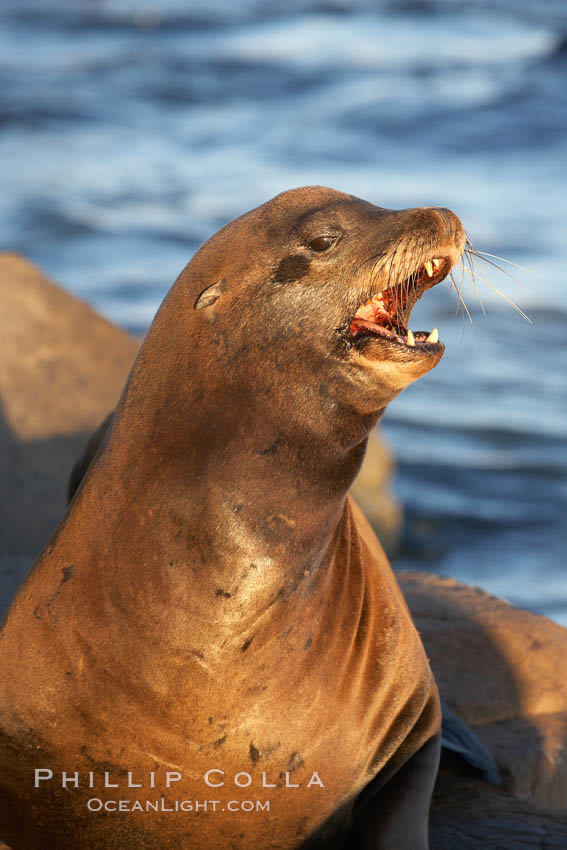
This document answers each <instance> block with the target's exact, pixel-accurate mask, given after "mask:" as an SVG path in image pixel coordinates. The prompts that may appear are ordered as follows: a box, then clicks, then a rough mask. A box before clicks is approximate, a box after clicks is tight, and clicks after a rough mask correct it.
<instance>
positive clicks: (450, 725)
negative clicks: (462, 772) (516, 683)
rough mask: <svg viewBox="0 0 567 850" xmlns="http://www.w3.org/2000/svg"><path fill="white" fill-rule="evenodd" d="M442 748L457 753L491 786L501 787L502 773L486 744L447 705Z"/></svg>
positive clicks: (443, 723) (442, 732) (442, 705)
mask: <svg viewBox="0 0 567 850" xmlns="http://www.w3.org/2000/svg"><path fill="white" fill-rule="evenodd" d="M441 711H442V723H441V747H442V748H443V749H444V750H449V751H450V752H452V753H455V754H456V755H457V756H458V757H459V758H460V759H461V760H462V761H464V762H466V764H467V765H470V767H473V768H474V769H475V770H478V771H480V772H481V773H482V775H483V778H484V779H485V780H486V781H487V782H490V784H491V785H500V784H501V782H502V780H501V778H500V771H499V770H498V767H497V765H496V762H495V761H494V757H493V755H492V753H490V752H489V751H488V750H487V749H486V747H485V746H484V744H482V743H481V742H480V741H479V739H478V738H477V736H476V735H475V734H474V732H473V731H472V729H471V728H470V726H467V724H466V723H465V722H464V721H463V720H461V718H460V717H458V716H457V715H456V714H455V712H454V711H453V710H452V709H451V708H449V706H448V705H447V704H446V703H442V704H441Z"/></svg>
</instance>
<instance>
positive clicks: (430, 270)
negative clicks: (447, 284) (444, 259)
mask: <svg viewBox="0 0 567 850" xmlns="http://www.w3.org/2000/svg"><path fill="white" fill-rule="evenodd" d="M423 265H424V268H425V271H426V272H427V277H433V263H432V262H431V260H428V261H427V262H426V263H424V264H423Z"/></svg>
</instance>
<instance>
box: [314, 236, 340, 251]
mask: <svg viewBox="0 0 567 850" xmlns="http://www.w3.org/2000/svg"><path fill="white" fill-rule="evenodd" d="M336 241H337V237H336V236H318V237H317V239H314V240H313V241H312V242H310V243H309V247H310V248H311V250H312V251H319V252H321V251H328V249H329V248H330V247H331V245H332V244H333V243H334V242H336Z"/></svg>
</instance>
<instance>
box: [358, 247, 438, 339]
mask: <svg viewBox="0 0 567 850" xmlns="http://www.w3.org/2000/svg"><path fill="white" fill-rule="evenodd" d="M450 268H451V262H450V260H449V259H448V258H439V257H434V258H433V259H431V260H427V261H426V262H425V263H423V265H422V266H421V267H420V268H419V269H418V270H417V271H416V272H414V273H413V274H412V275H410V276H409V277H408V278H406V279H405V280H404V281H402V282H401V283H398V284H396V285H395V286H391V287H388V288H387V289H382V290H381V291H380V292H377V293H376V294H375V295H373V296H372V298H370V299H369V300H368V301H365V302H364V303H363V304H361V305H360V307H359V308H358V310H357V311H356V313H355V314H354V316H353V317H352V319H351V320H350V323H349V326H348V331H347V340H348V341H349V342H350V344H351V345H355V346H357V347H358V346H361V345H364V344H365V343H366V342H367V341H368V340H369V339H372V338H374V339H376V337H380V338H382V339H383V340H386V341H388V342H391V343H394V344H396V345H401V346H405V347H406V348H412V349H414V350H415V351H416V353H417V352H418V351H419V352H422V353H434V352H435V351H438V350H439V349H442V348H443V345H442V343H440V342H439V333H438V331H437V328H434V329H433V330H432V331H411V330H410V329H409V328H408V326H407V325H408V321H409V317H410V313H411V310H412V308H413V307H414V305H415V304H416V302H417V301H418V300H419V298H420V297H421V296H422V295H423V293H424V292H425V290H426V289H430V288H431V287H432V286H435V284H437V283H439V282H440V281H442V280H443V278H444V277H446V276H447V274H448V273H449V270H450Z"/></svg>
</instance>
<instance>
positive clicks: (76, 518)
mask: <svg viewBox="0 0 567 850" xmlns="http://www.w3.org/2000/svg"><path fill="white" fill-rule="evenodd" d="M330 231H332V232H333V234H335V233H340V239H339V240H338V242H337V243H336V245H335V246H334V247H333V249H332V250H330V251H328V252H325V253H324V254H322V255H318V254H316V253H315V252H313V251H311V250H310V249H309V241H310V240H312V239H314V238H316V237H318V236H320V235H327V234H328V233H329V232H330ZM463 239H464V237H463V235H462V228H461V226H460V223H459V222H458V219H456V218H455V217H454V216H453V215H452V214H450V213H448V212H444V211H441V212H440V211H437V210H422V209H419V210H403V211H401V212H396V211H391V210H384V209H381V208H379V207H374V206H372V205H371V204H368V203H367V202H365V201H361V200H359V199H357V198H354V197H352V196H349V195H344V194H342V193H339V192H335V191H333V190H331V189H323V188H320V187H315V188H308V189H300V190H294V191H292V192H287V193H284V194H283V195H280V196H278V197H277V198H275V199H273V200H272V201H270V202H269V203H267V204H264V205H263V206H261V207H259V208H258V209H256V210H253V211H252V212H250V213H248V214H247V215H245V216H243V217H241V218H239V219H236V220H235V221H234V222H231V223H230V224H228V225H227V226H226V227H224V228H223V229H222V230H221V231H219V232H218V233H217V234H215V235H214V236H213V237H212V238H211V239H210V240H209V241H208V242H207V243H206V244H205V245H204V246H203V247H202V248H201V249H200V250H199V251H198V253H197V254H196V255H195V257H194V258H193V260H192V261H191V262H190V263H189V265H188V266H187V267H186V269H185V270H184V271H183V273H182V274H181V275H180V277H179V279H178V280H177V281H176V283H175V285H174V286H173V288H172V289H171V291H170V293H169V294H168V296H167V297H166V299H165V301H164V303H163V305H162V307H161V308H160V311H159V312H158V314H157V316H156V319H155V321H154V323H153V325H152V327H151V329H150V331H149V332H148V335H147V337H146V340H145V341H144V344H143V346H142V348H141V350H140V353H139V355H138V357H137V359H136V362H135V364H134V367H133V369H132V373H131V375H130V378H129V381H128V383H127V385H126V388H125V390H124V393H123V396H122V399H121V401H120V404H119V406H118V408H117V411H116V413H115V415H114V417H113V419H112V421H111V424H110V430H109V432H108V435H107V439H106V440H105V442H104V445H103V447H102V448H101V449H100V451H99V452H98V454H97V455H96V458H95V460H94V462H93V463H92V464H91V466H90V468H89V471H88V475H87V476H86V479H85V480H84V481H83V484H82V485H81V487H80V489H79V491H78V493H77V495H76V497H75V499H74V501H73V503H72V505H71V508H70V510H69V512H68V514H67V516H66V517H65V519H64V521H63V522H62V523H61V526H60V528H59V529H58V531H57V532H56V534H55V535H54V537H53V538H52V540H51V541H50V543H49V545H48V546H47V547H46V549H45V550H44V552H43V553H42V555H41V556H40V558H39V559H38V561H37V563H36V565H35V567H34V569H33V570H32V572H31V573H30V575H29V576H28V578H27V580H26V581H25V582H24V584H23V585H22V587H21V588H20V590H19V592H18V594H17V596H16V598H15V600H14V603H13V605H12V607H11V609H10V611H9V613H8V615H7V618H6V621H5V624H4V627H3V632H2V635H1V647H0V648H1V658H0V675H1V677H2V680H3V682H4V683H5V686H4V688H3V692H2V696H1V697H0V726H1V729H2V733H1V735H0V760H1V761H2V763H3V765H4V769H3V773H2V776H1V778H0V835H1V836H2V837H3V838H5V839H6V840H7V841H8V842H9V843H11V845H12V847H13V848H14V850H36V848H38V849H39V848H44V847H46V846H54V847H57V848H60V850H65V849H66V848H73V850H75V848H100V847H105V848H114V847H116V848H121V850H124V848H136V849H137V848H146V847H147V848H160V850H162V849H163V850H168V848H188V849H189V848H190V850H213V848H214V850H216V848H225V847H226V848H229V847H235V848H236V847H237V848H242V850H266V848H274V850H276V848H281V850H291V848H298V847H300V846H304V845H305V846H307V844H306V842H308V841H309V845H308V846H309V847H326V848H339V847H345V848H347V847H348V848H359V850H362V848H370V847H371V848H375V850H378V848H390V850H422V848H425V847H426V846H427V837H426V833H427V826H426V824H427V808H428V802H429V796H430V793H431V787H432V784H433V780H434V776H435V770H436V760H437V748H438V741H437V736H438V729H439V723H440V714H439V706H438V697H437V690H436V687H435V683H434V681H433V678H432V676H431V672H430V669H429V666H428V663H427V659H426V657H425V654H424V651H423V648H422V646H421V643H420V640H419V637H418V635H417V633H416V631H415V628H414V626H413V624H412V622H411V618H410V616H409V613H408V611H407V608H406V605H405V603H404V600H403V598H402V596H401V594H400V591H399V590H398V587H397V584H396V581H395V579H394V577H393V575H392V572H391V569H390V567H389V565H388V562H387V559H386V558H385V556H384V554H383V551H382V549H381V547H380V545H379V543H378V541H377V540H376V538H375V536H374V534H373V532H372V531H371V530H370V528H369V526H368V524H367V523H366V521H365V520H364V518H363V516H362V514H361V513H360V512H359V511H358V509H357V508H356V507H355V506H353V505H352V504H351V503H350V501H349V500H348V499H347V491H348V488H349V486H350V484H351V483H352V480H353V479H354V477H355V475H356V472H357V470H358V468H359V466H360V463H361V460H362V457H363V454H364V449H365V445H366V438H367V435H368V433H369V431H370V429H371V428H372V427H373V426H374V425H375V423H376V422H377V420H378V418H379V417H380V415H381V413H382V411H383V409H384V407H385V406H386V405H387V404H388V403H389V402H390V401H391V400H392V399H393V398H394V397H395V396H396V395H397V394H398V393H399V392H400V391H401V390H402V389H403V388H404V387H405V386H407V385H408V384H409V383H411V382H412V381H414V380H416V379H417V378H419V377H420V376H421V375H422V374H423V373H424V372H425V371H427V370H428V369H430V368H431V367H432V366H433V365H435V362H437V360H438V359H439V357H440V356H441V355H440V354H439V357H434V358H432V357H427V356H420V355H419V353H413V352H410V353H409V354H406V353H404V352H403V350H400V351H398V350H395V351H394V352H393V353H392V346H389V344H387V343H384V342H382V341H380V340H379V339H377V340H376V342H373V343H372V344H371V345H370V346H368V347H367V348H366V349H365V350H364V352H363V353H360V352H357V351H356V350H355V349H352V350H350V351H349V350H347V349H346V348H345V347H342V346H341V344H340V336H339V335H338V334H337V329H339V328H341V327H343V326H344V325H345V322H348V318H349V316H352V315H353V314H354V312H355V310H356V308H357V306H358V305H359V304H360V303H361V301H363V300H364V298H366V297H368V295H369V294H371V292H372V291H376V289H379V288H383V287H385V286H387V285H388V279H389V275H390V274H391V275H393V276H394V278H395V276H396V275H397V274H400V273H401V271H403V269H404V268H406V266H407V268H410V265H411V267H412V268H413V267H415V268H417V267H418V266H419V265H420V264H421V263H422V262H423V261H424V260H426V259H429V258H430V257H431V256H438V255H440V254H441V253H442V252H445V254H446V255H447V256H450V257H451V260H452V262H455V261H456V260H457V258H458V256H459V254H460V252H461V250H462V243H463ZM392 245H397V246H398V249H397V252H396V257H395V258H393V259H392V258H391V250H392V247H391V246H392ZM388 251H390V255H388V256H390V259H391V262H390V267H389V268H387V267H386V265H384V264H382V265H380V264H379V263H378V265H377V264H376V261H373V262H370V260H371V258H372V257H375V256H376V255H377V254H380V252H382V253H383V254H386V255H387V254H388ZM432 251H433V253H432ZM404 264H405V265H404ZM373 270H374V271H373ZM372 273H373V274H374V277H373V278H372ZM36 767H38V768H41V767H50V768H52V769H53V770H54V771H63V770H65V771H67V772H73V771H79V772H80V773H81V775H83V776H85V777H86V776H87V774H88V771H94V772H95V775H96V776H100V775H101V774H102V773H104V771H105V770H107V771H109V772H110V773H111V775H112V777H113V779H112V781H117V779H116V777H118V776H124V775H125V774H126V772H127V771H132V772H133V774H134V776H140V775H143V776H145V777H147V776H148V774H149V772H150V771H155V772H156V777H158V778H157V779H156V782H157V787H156V789H151V790H150V789H148V788H145V789H142V790H139V789H131V790H127V791H125V790H123V791H118V790H116V789H109V790H107V791H104V790H102V789H101V788H100V786H99V785H97V788H96V789H94V790H92V789H89V788H85V787H82V788H79V789H76V790H75V789H71V790H67V791H62V789H61V788H60V787H59V788H58V789H57V788H55V787H54V786H53V785H50V786H49V787H41V788H39V789H34V788H33V769H34V768H36ZM215 767H218V768H221V769H222V770H224V771H225V773H226V776H227V777H232V776H233V775H234V774H235V773H238V772H239V771H248V772H249V773H251V774H252V775H253V776H254V777H255V780H256V781H257V784H255V785H254V786H253V788H252V789H245V790H243V789H239V788H235V787H234V785H231V784H230V785H229V784H228V783H227V785H226V786H225V787H224V788H215V789H211V788H207V787H206V786H205V785H204V784H203V781H202V776H203V774H204V773H205V771H206V770H208V769H209V768H215ZM166 770H180V771H181V772H182V773H183V776H184V780H183V783H179V786H178V788H176V787H175V786H174V789H173V791H168V790H167V789H166V788H165V787H164V774H165V771H166ZM263 771H264V772H265V773H266V777H267V780H268V781H269V782H270V783H276V784H277V785H278V787H276V788H269V789H266V790H262V789H261V788H260V787H259V782H260V777H261V775H262V772H263ZM286 771H287V772H289V773H290V776H291V777H292V779H291V781H292V782H294V783H297V784H299V785H300V786H301V787H300V788H298V789H289V788H288V789H286V788H285V787H282V786H283V776H284V774H285V772H286ZM313 771H317V772H318V773H319V775H320V778H321V780H322V781H323V782H324V784H325V788H324V789H321V788H319V787H317V786H315V787H311V788H308V787H307V782H308V780H309V777H310V776H311V774H312V773H313ZM135 781H136V780H135ZM178 790H179V793H177V791H178ZM93 796H94V797H100V798H104V797H105V796H106V797H108V798H109V799H116V798H124V797H127V798H128V799H130V800H134V799H137V798H138V799H142V800H145V799H148V798H152V799H153V798H159V797H161V796H165V797H166V798H168V799H171V798H172V797H176V796H177V797H180V798H183V799H193V800H195V799H207V798H208V799H212V798H214V799H218V800H221V801H222V802H223V804H226V803H227V802H228V801H229V800H232V799H255V798H261V799H267V798H269V799H270V800H271V811H270V813H269V814H262V813H251V814H250V813H249V814H231V813H228V812H227V811H224V812H220V811H219V812H216V813H214V814H213V813H200V814H199V815H194V814H192V815H189V814H187V813H179V814H166V815H159V814H155V815H152V814H146V813H144V814H116V815H101V814H94V813H90V812H88V811H87V810H86V807H85V806H86V801H87V800H88V799H89V798H91V797H93Z"/></svg>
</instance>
